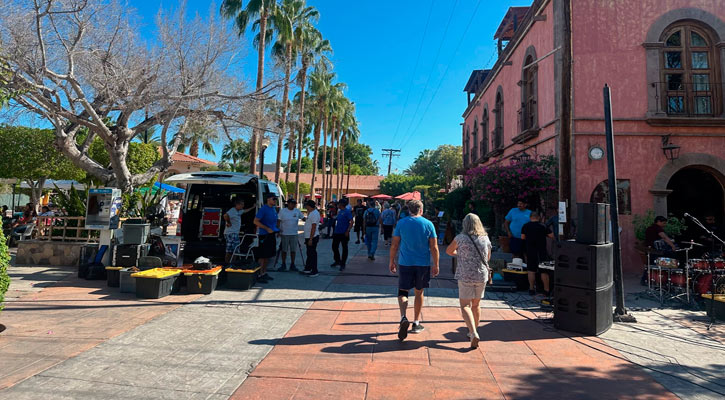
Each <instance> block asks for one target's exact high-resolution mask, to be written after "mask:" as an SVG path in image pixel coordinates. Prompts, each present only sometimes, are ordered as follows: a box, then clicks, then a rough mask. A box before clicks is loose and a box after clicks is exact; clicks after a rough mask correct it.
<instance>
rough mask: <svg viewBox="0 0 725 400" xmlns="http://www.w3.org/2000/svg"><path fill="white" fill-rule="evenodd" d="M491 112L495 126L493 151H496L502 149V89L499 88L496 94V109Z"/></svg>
mask: <svg viewBox="0 0 725 400" xmlns="http://www.w3.org/2000/svg"><path fill="white" fill-rule="evenodd" d="M493 112H494V114H495V117H494V120H495V124H496V125H495V128H494V131H493V132H494V133H493V149H494V150H497V149H500V148H502V147H503V89H502V88H501V87H500V86H499V88H498V91H497V93H496V107H495V108H494V109H493Z"/></svg>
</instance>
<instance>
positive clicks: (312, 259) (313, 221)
mask: <svg viewBox="0 0 725 400" xmlns="http://www.w3.org/2000/svg"><path fill="white" fill-rule="evenodd" d="M305 208H306V209H307V219H306V220H305V228H304V237H305V246H306V247H307V261H306V263H305V270H304V271H302V272H301V273H302V274H305V275H307V276H309V277H310V278H314V277H316V276H317V275H318V274H317V242H319V241H320V212H319V211H317V204H316V203H315V201H314V200H307V201H306V202H305Z"/></svg>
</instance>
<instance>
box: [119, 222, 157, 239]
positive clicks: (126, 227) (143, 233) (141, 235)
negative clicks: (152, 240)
mask: <svg viewBox="0 0 725 400" xmlns="http://www.w3.org/2000/svg"><path fill="white" fill-rule="evenodd" d="M150 232H151V224H148V223H146V222H145V221H144V220H142V219H129V220H128V221H126V222H125V223H124V224H123V244H144V243H146V242H147V241H148V238H149V233H150Z"/></svg>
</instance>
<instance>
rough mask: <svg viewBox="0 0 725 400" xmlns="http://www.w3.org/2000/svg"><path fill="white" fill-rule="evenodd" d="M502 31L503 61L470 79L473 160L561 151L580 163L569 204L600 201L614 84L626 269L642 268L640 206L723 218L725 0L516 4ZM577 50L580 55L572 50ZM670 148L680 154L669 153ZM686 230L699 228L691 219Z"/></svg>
mask: <svg viewBox="0 0 725 400" xmlns="http://www.w3.org/2000/svg"><path fill="white" fill-rule="evenodd" d="M567 3H569V4H571V7H570V8H568V7H567ZM567 15H570V17H567ZM568 26H570V27H571V34H570V35H569V34H568V29H567V27H568ZM495 37H496V39H499V42H500V44H501V46H500V47H501V51H500V54H499V59H498V61H497V62H496V64H495V65H494V66H493V68H491V69H490V70H477V71H474V72H473V74H472V75H471V78H470V79H469V81H468V84H467V85H466V87H465V91H466V92H468V96H469V103H468V106H467V108H466V110H465V112H464V114H463V117H464V122H463V124H462V127H463V132H462V140H463V149H464V163H465V165H466V166H467V167H471V166H474V165H479V164H491V163H499V162H509V160H510V159H511V158H512V157H516V156H520V155H521V154H523V153H524V152H526V154H528V155H532V156H533V155H544V154H556V155H560V152H561V151H564V154H565V155H566V157H562V158H566V160H564V162H563V163H562V164H561V165H562V166H564V167H566V166H567V162H566V161H569V160H570V165H571V169H570V171H571V187H570V190H571V196H570V197H569V200H570V202H572V203H575V202H588V201H594V200H597V201H602V200H603V199H605V198H606V197H603V196H604V194H605V193H606V190H607V187H606V179H607V170H606V154H605V153H604V151H601V150H604V149H605V147H606V146H605V138H604V112H603V101H602V87H603V86H604V84H605V83H606V84H608V85H609V86H610V87H611V90H612V108H613V110H612V111H613V118H614V132H615V150H616V157H617V174H618V180H619V183H618V190H619V193H620V197H621V200H620V214H622V215H621V217H620V222H621V223H622V225H623V233H622V246H623V256H624V268H625V270H626V271H631V272H634V271H639V270H640V267H641V265H642V264H641V261H640V258H639V256H638V254H637V252H636V251H635V243H636V239H635V236H634V230H633V227H632V216H633V215H635V214H644V213H645V212H647V210H654V211H655V213H656V214H658V215H674V216H677V217H682V215H683V214H684V213H685V212H688V213H690V214H693V215H696V216H698V217H704V216H705V215H706V214H714V215H715V216H716V218H717V220H718V222H719V223H720V224H722V223H723V217H724V216H725V215H724V214H725V211H724V210H725V194H724V193H725V192H724V190H723V185H725V104H724V103H725V101H724V98H723V92H724V91H725V87H724V86H723V82H725V6H724V5H723V2H722V0H617V1H614V0H576V1H571V2H568V1H563V0H536V1H534V2H533V4H531V6H530V7H512V8H510V9H509V11H508V13H507V14H506V16H505V17H504V19H503V21H502V23H501V26H500V27H499V28H498V30H497V31H496V34H495ZM504 44H505V47H504ZM568 48H571V53H570V54H571V62H568V57H566V54H564V53H565V51H566V50H567V49H568ZM569 76H570V77H571V78H570V80H569V78H568V77H569ZM569 99H570V106H569V105H568V104H567V100H569ZM567 144H570V147H569V149H567V146H566V145H567ZM667 146H669V148H671V149H673V150H674V151H669V152H666V151H664V149H663V147H667ZM678 146H679V147H678ZM569 154H570V155H569ZM668 155H669V157H668ZM562 189H563V188H560V191H561V192H562V194H564V195H566V194H567V193H566V192H567V191H566V190H562ZM564 197H566V196H564ZM572 211H573V210H572ZM688 225H692V224H688ZM688 234H689V235H691V236H698V234H699V232H697V228H695V227H694V226H692V227H690V228H689V230H688Z"/></svg>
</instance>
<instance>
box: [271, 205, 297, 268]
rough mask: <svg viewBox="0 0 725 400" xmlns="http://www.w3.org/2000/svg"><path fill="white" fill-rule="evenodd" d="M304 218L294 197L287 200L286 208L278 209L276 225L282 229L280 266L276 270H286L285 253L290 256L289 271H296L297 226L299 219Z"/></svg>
mask: <svg viewBox="0 0 725 400" xmlns="http://www.w3.org/2000/svg"><path fill="white" fill-rule="evenodd" d="M302 218H304V216H303V215H302V212H301V211H300V210H299V209H297V202H296V201H295V200H294V199H288V200H287V208H283V209H281V210H279V214H278V216H277V226H278V227H279V228H280V230H281V231H282V266H281V267H279V269H277V271H286V270H287V264H285V263H286V261H287V253H289V258H290V267H289V270H290V271H298V269H297V267H296V266H295V256H296V255H297V247H298V245H299V242H298V241H297V234H298V232H297V230H298V229H297V228H298V224H299V221H300V220H301V219H302Z"/></svg>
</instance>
